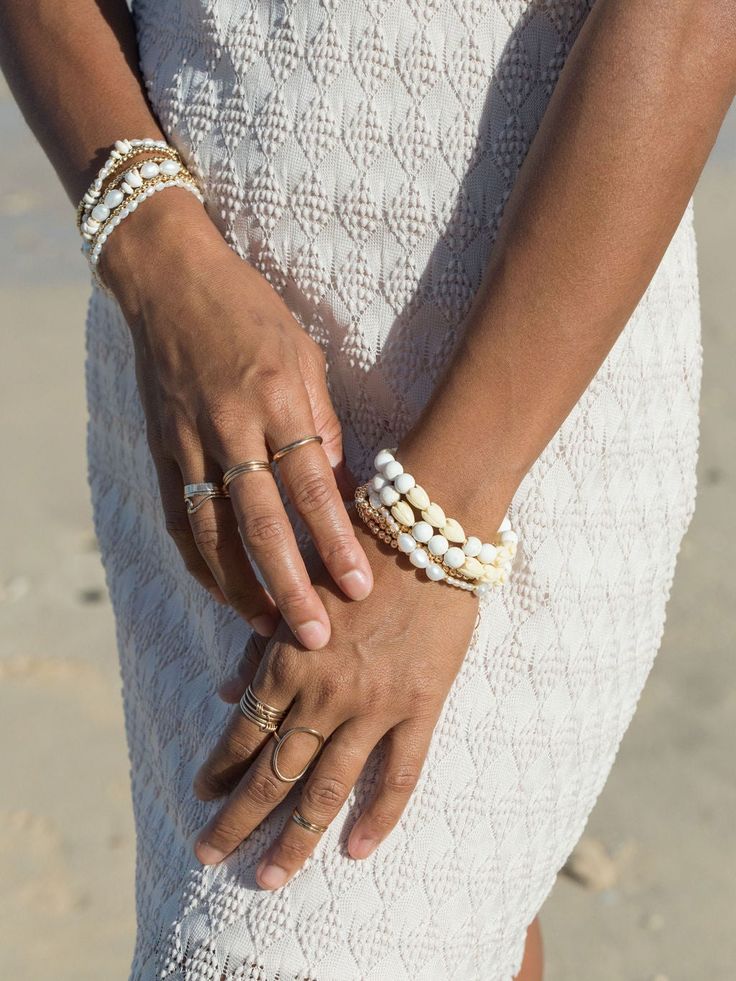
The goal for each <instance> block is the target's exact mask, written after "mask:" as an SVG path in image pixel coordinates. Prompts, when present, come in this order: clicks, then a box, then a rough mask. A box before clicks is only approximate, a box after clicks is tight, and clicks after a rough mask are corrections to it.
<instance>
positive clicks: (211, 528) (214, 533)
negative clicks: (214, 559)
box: [192, 518, 223, 553]
mask: <svg viewBox="0 0 736 981" xmlns="http://www.w3.org/2000/svg"><path fill="white" fill-rule="evenodd" d="M192 535H193V537H194V541H195V543H196V545H197V548H198V549H199V550H200V551H201V552H211V553H212V552H219V551H220V550H221V549H222V546H223V539H222V536H221V535H220V532H219V529H218V527H217V525H216V524H215V522H214V521H211V520H209V519H207V518H204V519H202V518H200V519H199V520H198V521H197V523H196V524H195V526H194V528H193V529H192Z"/></svg>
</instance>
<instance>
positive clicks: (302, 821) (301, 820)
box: [291, 807, 327, 835]
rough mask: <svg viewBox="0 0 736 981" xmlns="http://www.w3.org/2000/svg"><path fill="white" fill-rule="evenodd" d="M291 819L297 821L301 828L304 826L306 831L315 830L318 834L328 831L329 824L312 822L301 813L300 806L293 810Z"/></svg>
mask: <svg viewBox="0 0 736 981" xmlns="http://www.w3.org/2000/svg"><path fill="white" fill-rule="evenodd" d="M291 820H292V821H295V822H296V823H297V824H298V825H299V827H300V828H304V830H305V831H314V833H315V834H317V835H322V834H324V833H325V831H327V826H326V825H324V824H312V822H311V821H307V819H306V818H305V817H304V815H303V814H300V813H299V810H298V808H296V807H295V808H294V810H293V811H292V812H291Z"/></svg>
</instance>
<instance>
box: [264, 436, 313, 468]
mask: <svg viewBox="0 0 736 981" xmlns="http://www.w3.org/2000/svg"><path fill="white" fill-rule="evenodd" d="M315 442H317V443H321V442H322V437H321V436H305V437H304V438H303V439H295V440H294V442H293V443H287V444H286V446H282V447H281V449H280V450H276V452H275V453H274V454H273V456H272V457H271V462H272V463H278V461H279V460H280V459H281V457H282V456H286V454H287V453H291V451H292V450H296V449H298V447H300V446H305V445H306V444H307V443H315Z"/></svg>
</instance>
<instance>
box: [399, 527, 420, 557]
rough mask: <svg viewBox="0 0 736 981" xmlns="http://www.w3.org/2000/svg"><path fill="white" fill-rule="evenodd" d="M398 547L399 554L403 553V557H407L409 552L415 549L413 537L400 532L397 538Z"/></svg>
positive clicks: (407, 533) (406, 532)
mask: <svg viewBox="0 0 736 981" xmlns="http://www.w3.org/2000/svg"><path fill="white" fill-rule="evenodd" d="M398 546H399V551H400V552H404V554H405V555H408V554H409V553H410V552H413V551H414V549H415V548H416V547H417V543H416V542H415V541H414V539H413V537H412V536H411V535H410V534H409V532H408V531H402V532H401V534H400V535H399V537H398Z"/></svg>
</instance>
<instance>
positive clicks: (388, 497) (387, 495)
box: [378, 484, 400, 508]
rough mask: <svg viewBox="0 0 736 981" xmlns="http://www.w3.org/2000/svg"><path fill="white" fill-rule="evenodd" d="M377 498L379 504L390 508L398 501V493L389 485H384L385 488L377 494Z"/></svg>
mask: <svg viewBox="0 0 736 981" xmlns="http://www.w3.org/2000/svg"><path fill="white" fill-rule="evenodd" d="M378 496H379V497H380V499H381V504H385V505H386V507H387V508H390V507H391V505H392V504H396V502H397V501H398V500H399V499H400V497H399V492H398V491H397V490H394V488H393V487H392V486H391V484H386V486H385V487H382V488H381V489H380V491H379V492H378Z"/></svg>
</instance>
